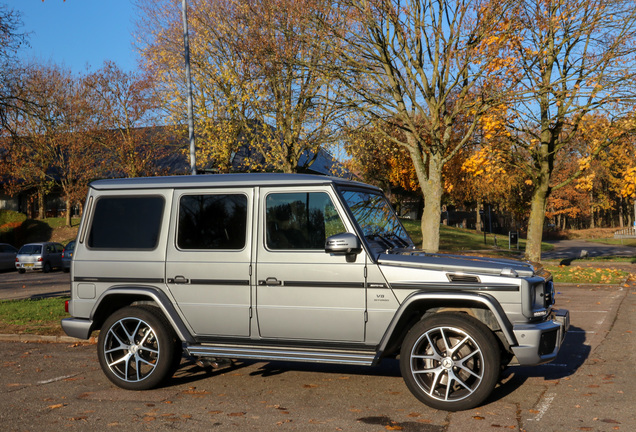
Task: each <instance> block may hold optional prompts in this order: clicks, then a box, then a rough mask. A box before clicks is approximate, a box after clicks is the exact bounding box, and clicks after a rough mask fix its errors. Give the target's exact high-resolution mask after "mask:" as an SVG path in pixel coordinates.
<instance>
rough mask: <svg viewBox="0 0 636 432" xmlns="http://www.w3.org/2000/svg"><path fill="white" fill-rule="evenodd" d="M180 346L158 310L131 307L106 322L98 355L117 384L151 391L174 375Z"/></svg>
mask: <svg viewBox="0 0 636 432" xmlns="http://www.w3.org/2000/svg"><path fill="white" fill-rule="evenodd" d="M177 345H178V347H179V349H180V348H181V344H180V343H178V344H177V338H176V335H175V333H174V330H173V329H172V327H171V326H170V324H169V323H168V321H167V320H166V319H165V317H164V316H163V314H162V313H161V312H160V311H159V310H158V309H157V308H152V307H137V306H128V307H125V308H122V309H119V310H118V311H116V312H114V313H113V314H112V315H111V316H110V317H108V319H107V320H106V321H105V322H104V325H103V326H102V328H101V330H100V332H99V340H98V342H97V354H98V357H99V363H100V365H101V367H102V370H103V371H104V374H106V376H107V377H108V379H109V380H111V381H112V382H113V383H114V384H115V385H117V386H119V387H121V388H124V389H127V390H148V389H151V388H154V387H157V386H158V385H159V384H161V383H162V382H163V381H164V380H165V379H167V378H169V377H171V376H172V373H173V372H174V370H173V368H174V363H175V358H174V356H175V354H176V352H177V350H176V348H175V346H177Z"/></svg>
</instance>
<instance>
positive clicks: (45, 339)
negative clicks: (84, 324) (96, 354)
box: [0, 334, 97, 345]
mask: <svg viewBox="0 0 636 432" xmlns="http://www.w3.org/2000/svg"><path fill="white" fill-rule="evenodd" d="M0 341H1V342H40V343H70V344H75V343H81V344H91V345H95V344H97V338H95V337H91V338H90V339H77V338H74V337H70V336H44V335H34V334H0Z"/></svg>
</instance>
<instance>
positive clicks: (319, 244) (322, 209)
mask: <svg viewBox="0 0 636 432" xmlns="http://www.w3.org/2000/svg"><path fill="white" fill-rule="evenodd" d="M265 205H266V230H267V235H266V245H267V247H268V248H269V249H271V250H289V249H309V250H312V249H314V250H324V248H325V239H326V238H327V237H329V236H332V235H334V234H338V233H341V232H345V231H346V230H345V228H344V224H343V223H342V220H341V219H340V216H338V212H337V211H336V208H335V207H334V205H333V202H332V201H331V198H329V195H327V194H326V193H324V192H312V193H303V192H299V193H272V194H269V195H268V196H267V199H266V204H265Z"/></svg>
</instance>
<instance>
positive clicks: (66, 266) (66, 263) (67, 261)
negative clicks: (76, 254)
mask: <svg viewBox="0 0 636 432" xmlns="http://www.w3.org/2000/svg"><path fill="white" fill-rule="evenodd" d="M74 249H75V240H71V241H70V242H68V244H67V245H66V246H64V250H63V251H62V269H63V270H64V271H65V272H69V271H71V260H72V259H73V250H74Z"/></svg>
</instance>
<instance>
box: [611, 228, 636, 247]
mask: <svg viewBox="0 0 636 432" xmlns="http://www.w3.org/2000/svg"><path fill="white" fill-rule="evenodd" d="M614 238H615V239H621V244H623V239H633V238H636V228H624V229H622V230H618V231H616V232H615V233H614Z"/></svg>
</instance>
